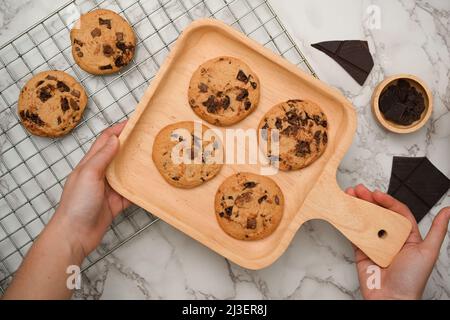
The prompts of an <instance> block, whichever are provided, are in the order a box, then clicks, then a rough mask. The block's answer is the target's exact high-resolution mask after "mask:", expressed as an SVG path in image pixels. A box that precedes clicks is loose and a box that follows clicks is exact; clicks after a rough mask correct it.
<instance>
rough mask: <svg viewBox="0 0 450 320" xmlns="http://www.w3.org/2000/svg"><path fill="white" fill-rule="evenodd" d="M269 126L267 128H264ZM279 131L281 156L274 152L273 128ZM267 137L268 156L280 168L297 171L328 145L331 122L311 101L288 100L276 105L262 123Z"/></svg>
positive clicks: (262, 132) (320, 153)
mask: <svg viewBox="0 0 450 320" xmlns="http://www.w3.org/2000/svg"><path fill="white" fill-rule="evenodd" d="M261 129H266V130H267V131H261ZM274 129H276V130H278V141H279V155H278V156H277V155H274V154H272V151H271V138H272V135H271V130H274ZM258 131H259V132H261V135H260V139H266V140H267V150H265V151H266V153H267V157H268V158H269V159H270V160H271V162H272V163H278V167H279V168H280V169H281V170H298V169H301V168H304V167H306V166H308V165H310V164H311V163H313V162H314V161H316V160H317V159H318V158H319V157H320V156H321V155H322V153H323V152H324V151H325V148H326V147H327V144H328V133H327V131H328V121H327V117H326V115H325V114H324V113H323V111H322V110H321V108H320V107H319V106H318V105H317V104H316V103H314V102H312V101H303V100H289V101H286V102H282V103H280V104H277V105H275V106H274V107H272V109H270V110H269V111H268V112H267V113H266V114H265V115H264V117H263V118H262V120H261V122H260V124H259V130H258Z"/></svg>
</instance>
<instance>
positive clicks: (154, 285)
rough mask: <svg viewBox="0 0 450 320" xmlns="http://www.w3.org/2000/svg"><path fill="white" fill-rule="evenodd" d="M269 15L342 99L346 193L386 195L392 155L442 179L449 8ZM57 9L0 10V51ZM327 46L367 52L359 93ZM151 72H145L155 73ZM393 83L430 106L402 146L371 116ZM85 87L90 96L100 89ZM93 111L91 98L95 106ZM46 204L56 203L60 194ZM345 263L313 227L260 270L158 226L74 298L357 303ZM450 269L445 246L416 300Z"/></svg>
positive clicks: (435, 293)
mask: <svg viewBox="0 0 450 320" xmlns="http://www.w3.org/2000/svg"><path fill="white" fill-rule="evenodd" d="M174 3H175V2H174ZM271 4H272V5H273V6H274V7H275V10H276V11H277V13H278V15H279V16H280V18H281V20H282V21H283V22H284V24H285V25H286V27H287V29H288V31H289V32H290V34H291V35H292V36H293V37H294V39H295V41H296V43H297V44H298V45H299V47H300V49H301V50H302V51H303V53H304V54H305V55H306V56H307V58H308V60H309V62H310V63H311V64H312V66H313V67H314V69H315V70H316V72H317V74H318V75H319V77H320V78H321V79H322V80H323V81H325V82H327V83H329V84H330V85H332V86H334V87H336V88H338V89H339V90H340V91H341V92H343V93H344V94H345V96H346V97H347V98H348V99H349V100H350V101H351V102H352V103H353V105H354V106H355V108H356V110H357V112H358V129H357V134H356V136H355V139H354V141H353V144H352V146H351V148H350V150H349V152H348V153H347V154H346V156H345V158H344V160H343V162H342V163H341V165H340V167H339V171H338V175H337V178H338V182H339V184H340V185H341V187H342V188H345V187H348V186H351V185H355V184H357V183H361V182H362V183H365V184H366V185H367V186H369V187H371V188H379V189H381V190H386V189H387V186H388V182H389V176H390V170H391V161H392V156H394V155H405V156H424V155H426V156H427V157H429V159H430V160H431V161H432V162H433V163H434V164H435V165H436V166H437V167H438V168H439V169H440V170H442V172H443V173H444V174H446V175H447V176H449V175H450V161H449V155H450V112H449V111H450V53H449V52H450V30H449V28H450V19H449V14H450V2H449V1H447V0H433V1H419V0H418V1H408V0H394V1H382V0H378V1H375V0H374V1H368V0H364V1H359V0H343V1H339V2H338V1H333V0H322V1H307V0H297V1H290V0H277V1H271ZM59 5H60V3H59V2H58V1H43V0H33V1H32V0H28V1H25V0H14V1H12V0H6V1H3V2H1V3H0V43H3V42H4V41H6V40H7V39H9V38H11V37H12V36H13V35H14V34H15V33H18V32H20V31H21V30H23V29H25V27H26V25H27V24H29V23H32V20H34V21H36V20H37V19H38V18H39V17H43V16H45V15H46V14H48V13H49V12H51V11H52V10H53V9H54V8H55V7H57V6H59ZM368 8H372V9H373V8H379V10H380V11H379V12H380V14H381V21H380V28H373V27H370V26H369V25H368V24H367V19H368V11H367V10H368ZM173 9H176V8H173ZM196 10H197V11H198V12H196V13H194V14H196V15H198V16H202V15H205V14H206V12H205V8H204V7H201V6H200V7H198V8H197V9H196ZM334 39H366V40H367V41H369V45H370V48H371V52H372V54H373V57H374V60H375V67H374V70H373V71H372V73H371V74H370V76H369V79H368V80H367V82H366V83H365V85H364V86H363V87H360V86H359V85H357V84H356V82H354V81H353V80H352V79H351V78H350V76H349V75H348V74H346V73H345V71H343V70H342V69H341V68H340V67H339V66H338V65H337V64H336V63H335V62H334V61H332V60H331V59H329V57H327V56H326V55H324V54H322V53H321V52H319V51H317V50H315V49H313V48H312V47H310V44H311V43H315V42H320V41H325V40H334ZM155 71H156V70H155V69H154V67H153V70H152V71H151V72H155ZM395 73H412V74H415V75H417V76H419V77H420V78H422V79H423V80H424V81H425V82H426V83H427V84H428V85H429V87H430V88H431V90H432V92H433V96H434V100H435V101H434V103H435V105H434V112H433V115H432V117H431V120H430V121H429V122H428V123H427V125H426V126H425V127H424V128H422V129H421V130H420V131H418V132H416V133H413V134H409V135H404V136H401V135H396V134H392V133H388V132H386V131H385V130H383V129H382V128H380V126H379V125H378V124H377V123H376V121H375V119H374V117H373V116H372V114H371V110H370V98H371V94H372V92H373V89H374V87H375V86H376V84H377V83H378V82H380V81H381V80H382V79H383V78H385V77H386V76H389V75H391V74H395ZM0 81H1V79H0ZM87 85H88V86H90V85H92V88H95V86H96V85H98V84H96V83H88V84H87ZM101 103H102V99H100V98H99V101H96V104H99V105H100V104H101ZM111 116H113V115H111ZM8 121H10V120H9V118H8V117H3V118H2V120H1V122H0V126H2V128H8V127H9V123H8ZM92 124H93V126H96V127H98V128H103V127H105V126H106V125H107V121H106V122H105V119H102V118H99V119H96V120H95V121H93V122H92ZM79 134H80V135H79V139H80V140H81V141H88V140H89V139H90V137H89V135H83V132H80V133H79ZM5 143H6V144H7V143H8V142H6V141H4V137H3V136H1V135H0V148H1V146H2V145H4V144H5ZM0 169H2V172H3V170H6V168H0ZM0 188H6V189H8V188H10V184H8V182H7V181H6V180H4V179H2V180H0ZM53 200H54V201H57V197H56V195H55V199H53ZM2 205H3V204H2V203H0V212H2V211H1V208H2V207H1V206H2ZM446 205H450V196H449V194H447V195H446V196H444V197H443V199H442V200H441V202H440V203H439V204H437V205H436V206H435V207H434V208H433V209H432V211H431V212H430V214H428V215H427V216H426V217H425V218H424V220H423V221H422V222H421V224H420V230H421V232H422V234H426V232H427V230H428V228H429V226H430V224H431V221H432V218H433V217H434V215H435V214H436V213H437V212H438V210H439V209H440V208H442V207H443V206H446ZM449 235H450V234H449ZM353 260H354V257H353V250H352V248H351V245H350V243H349V242H348V241H347V240H346V239H345V238H344V237H343V236H342V235H341V234H340V233H339V232H338V231H336V230H335V229H334V228H332V227H331V226H330V225H329V224H327V223H325V222H321V221H311V222H308V223H306V224H305V225H303V226H302V228H301V229H300V231H299V232H298V233H297V235H296V236H295V237H294V239H293V241H292V243H291V245H290V246H289V248H288V249H287V251H286V252H285V253H284V254H283V256H282V257H281V258H280V259H279V260H277V261H276V262H275V263H274V264H273V265H271V266H270V267H268V268H265V269H263V270H258V271H250V270H246V269H243V268H241V267H239V266H237V265H235V264H233V263H230V262H228V261H227V260H226V259H224V258H222V257H221V256H219V255H217V254H216V253H214V252H212V251H211V250H209V249H207V248H206V247H204V246H202V245H201V244H199V243H197V242H196V241H194V240H192V239H190V238H189V237H187V236H186V235H184V234H182V233H180V232H179V231H177V230H175V229H174V228H172V227H171V226H169V225H167V224H165V223H164V222H161V221H159V222H157V223H156V224H155V225H153V226H152V227H150V228H149V229H148V230H146V231H145V232H144V233H142V234H141V235H139V236H138V237H137V238H135V239H134V240H133V241H131V242H129V243H127V244H126V245H124V246H123V247H122V248H120V249H118V250H117V251H115V252H114V253H113V254H111V255H110V256H108V257H107V258H105V259H104V260H102V261H101V262H100V263H98V264H97V265H95V266H94V267H92V268H91V269H89V270H88V271H87V272H86V273H85V275H84V277H83V286H82V289H81V290H79V291H77V292H76V294H75V296H74V298H75V299H108V298H112V299H117V298H136V299H168V298H179V299H188V298H192V299H240V298H242V299H246V298H249V299H305V298H312V299H315V298H318V299H320V298H325V299H359V298H360V293H359V283H358V280H357V277H356V271H355V264H354V262H353ZM449 260H450V244H449V237H447V238H446V240H445V243H444V245H443V247H442V250H441V254H440V257H439V260H438V262H437V264H436V266H435V268H434V270H433V273H432V276H431V278H430V281H429V283H428V285H427V287H426V291H425V296H424V298H426V299H449V298H450V261H449ZM0 272H1V270H0Z"/></svg>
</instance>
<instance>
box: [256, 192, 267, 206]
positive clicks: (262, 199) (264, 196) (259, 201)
mask: <svg viewBox="0 0 450 320" xmlns="http://www.w3.org/2000/svg"><path fill="white" fill-rule="evenodd" d="M266 200H267V194H265V195H263V196H262V197H261V198H259V199H258V203H259V204H261V203H262V202H263V201H266Z"/></svg>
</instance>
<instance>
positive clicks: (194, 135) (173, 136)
mask: <svg viewBox="0 0 450 320" xmlns="http://www.w3.org/2000/svg"><path fill="white" fill-rule="evenodd" d="M195 125H197V126H198V128H200V130H199V132H197V131H195ZM207 130H209V128H208V127H207V126H205V125H201V124H198V123H197V124H195V123H194V122H192V121H182V122H178V123H174V124H171V125H168V126H166V127H164V128H163V129H162V130H161V131H160V132H159V133H158V134H157V136H156V138H155V141H154V143H153V151H152V158H153V162H154V163H155V165H156V168H157V169H158V171H159V172H160V173H161V175H162V176H163V177H164V179H166V181H167V182H168V183H170V184H171V185H173V186H175V187H178V188H194V187H196V186H199V185H201V184H202V183H204V182H206V181H208V180H210V179H212V178H214V177H215V176H216V175H217V174H218V173H219V171H220V169H221V168H222V163H223V145H222V142H221V141H220V139H219V137H218V136H217V135H216V134H215V133H214V132H213V131H208V132H209V133H211V135H210V136H205V135H204V134H205V132H206V131H207ZM203 137H204V139H203Z"/></svg>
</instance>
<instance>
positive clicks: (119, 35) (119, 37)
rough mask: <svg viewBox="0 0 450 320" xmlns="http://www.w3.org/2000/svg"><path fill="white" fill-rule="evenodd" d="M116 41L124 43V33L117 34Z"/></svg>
mask: <svg viewBox="0 0 450 320" xmlns="http://www.w3.org/2000/svg"><path fill="white" fill-rule="evenodd" d="M116 40H117V41H123V32H116Z"/></svg>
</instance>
